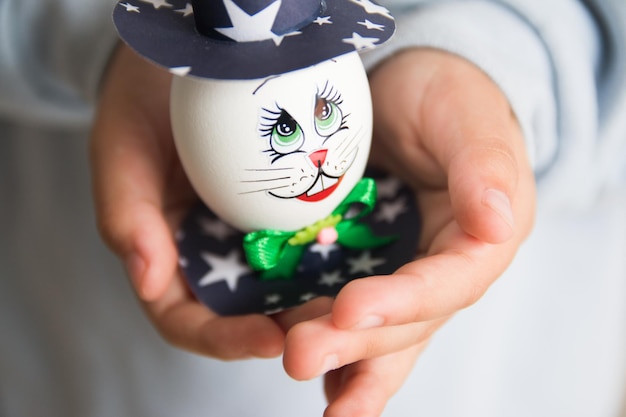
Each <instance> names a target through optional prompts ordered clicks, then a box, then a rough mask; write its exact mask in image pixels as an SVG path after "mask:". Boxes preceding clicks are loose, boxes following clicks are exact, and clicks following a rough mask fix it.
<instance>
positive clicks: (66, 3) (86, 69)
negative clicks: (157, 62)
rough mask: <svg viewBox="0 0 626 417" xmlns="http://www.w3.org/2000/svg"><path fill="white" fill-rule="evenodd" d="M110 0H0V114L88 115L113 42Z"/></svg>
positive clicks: (56, 119) (44, 118)
mask: <svg viewBox="0 0 626 417" xmlns="http://www.w3.org/2000/svg"><path fill="white" fill-rule="evenodd" d="M113 6H114V0H0V116H1V117H5V118H6V117H9V118H12V119H17V120H21V121H26V122H36V123H54V124H57V125H58V124H65V123H70V124H71V123H77V122H81V121H83V122H84V121H86V120H88V116H89V114H90V110H91V109H90V106H89V104H90V103H91V102H93V101H94V99H95V97H96V95H97V90H98V84H99V81H100V78H101V76H102V73H103V71H104V68H105V67H106V64H107V62H108V59H109V56H110V54H111V52H112V50H113V48H114V47H115V45H116V43H117V35H116V33H115V30H114V27H113V24H112V21H111V12H112V8H113Z"/></svg>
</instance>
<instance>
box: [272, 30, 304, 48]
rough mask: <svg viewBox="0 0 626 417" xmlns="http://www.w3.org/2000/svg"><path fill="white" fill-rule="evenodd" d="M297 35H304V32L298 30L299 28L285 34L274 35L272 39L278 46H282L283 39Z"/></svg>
mask: <svg viewBox="0 0 626 417" xmlns="http://www.w3.org/2000/svg"><path fill="white" fill-rule="evenodd" d="M296 35H302V32H298V31H297V30H296V31H294V32H289V33H285V34H284V35H281V36H278V35H274V37H273V38H272V40H273V41H274V43H275V44H276V46H280V44H281V43H282V42H283V39H285V38H287V37H289V36H296Z"/></svg>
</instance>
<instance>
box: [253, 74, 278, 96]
mask: <svg viewBox="0 0 626 417" xmlns="http://www.w3.org/2000/svg"><path fill="white" fill-rule="evenodd" d="M279 77H280V75H273V76H271V77H269V78H266V79H264V80H263V82H262V83H261V84H259V86H258V87H257V88H255V89H254V91H253V92H252V95H255V94H256V93H257V92H258V91H259V90H260V89H261V88H263V87H265V84H267V83H268V82H270V81H272V80H274V79H276V78H279Z"/></svg>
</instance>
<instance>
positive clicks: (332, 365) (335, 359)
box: [319, 354, 339, 375]
mask: <svg viewBox="0 0 626 417" xmlns="http://www.w3.org/2000/svg"><path fill="white" fill-rule="evenodd" d="M337 368H339V356H338V355H336V354H331V355H328V356H326V357H325V358H324V361H323V362H322V369H321V372H320V373H319V374H320V375H324V374H325V373H327V372H330V371H333V370H335V369H337Z"/></svg>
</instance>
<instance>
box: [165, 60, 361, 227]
mask: <svg viewBox="0 0 626 417" xmlns="http://www.w3.org/2000/svg"><path fill="white" fill-rule="evenodd" d="M171 117H172V128H173V133H174V138H175V142H176V147H177V150H178V152H179V155H180V159H181V161H182V164H183V167H184V169H185V171H186V173H187V175H188V177H189V179H190V181H191V183H192V185H193V187H194V188H195V190H196V192H197V193H198V195H199V196H200V198H201V199H202V200H203V201H204V203H205V204H206V205H207V206H208V207H209V208H211V210H213V211H214V212H215V213H216V214H217V215H218V216H219V217H220V218H221V219H222V220H224V221H226V222H227V223H229V224H231V225H232V226H234V227H236V228H238V229H240V230H242V231H244V232H248V231H252V230H261V229H277V230H287V231H292V230H298V229H301V228H303V227H305V226H307V225H310V224H313V223H314V222H316V221H318V220H320V219H323V218H325V217H326V216H328V215H329V214H330V213H331V212H332V211H333V210H334V209H335V208H336V207H337V205H338V204H339V203H341V201H342V200H343V199H344V198H345V197H346V196H347V195H348V193H349V192H350V191H351V190H352V188H353V187H354V186H355V184H356V183H357V182H358V181H359V180H360V179H361V176H362V175H363V171H364V169H365V165H366V163H367V158H368V154H369V148H370V142H371V134H372V108H371V99H370V91H369V85H368V81H367V76H366V73H365V70H364V69H363V66H362V63H361V60H360V58H359V56H358V54H357V53H350V54H346V55H343V56H340V57H338V58H336V59H333V60H330V61H325V62H322V63H320V64H318V65H315V66H313V67H309V68H305V69H302V70H298V71H294V72H290V73H287V74H282V75H280V76H275V77H270V78H267V79H257V80H243V81H242V80H226V81H223V80H204V79H198V78H191V77H175V79H174V82H173V85H172V94H171ZM337 184H338V185H337ZM323 189H326V191H323V192H321V193H317V191H320V190H323ZM306 195H310V196H309V197H308V198H307V197H305V196H306Z"/></svg>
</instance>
